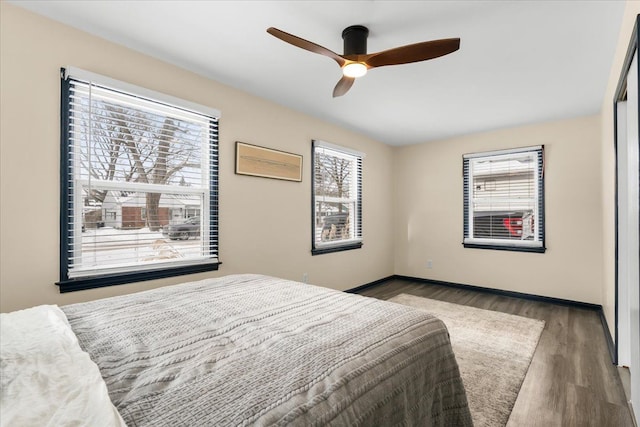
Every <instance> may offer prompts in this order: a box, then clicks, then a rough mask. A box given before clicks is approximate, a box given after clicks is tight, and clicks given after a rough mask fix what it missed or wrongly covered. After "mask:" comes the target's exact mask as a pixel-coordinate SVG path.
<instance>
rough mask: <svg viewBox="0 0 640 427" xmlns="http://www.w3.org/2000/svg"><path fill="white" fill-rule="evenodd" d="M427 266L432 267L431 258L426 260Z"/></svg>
mask: <svg viewBox="0 0 640 427" xmlns="http://www.w3.org/2000/svg"><path fill="white" fill-rule="evenodd" d="M427 268H433V260H432V259H428V260H427Z"/></svg>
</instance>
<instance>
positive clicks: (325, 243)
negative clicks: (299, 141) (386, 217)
mask: <svg viewBox="0 0 640 427" xmlns="http://www.w3.org/2000/svg"><path fill="white" fill-rule="evenodd" d="M312 146H313V148H312V150H313V153H312V159H313V160H312V162H313V165H312V169H313V178H312V180H311V181H312V205H313V220H312V230H313V231H312V233H313V242H312V250H311V253H312V254H313V255H318V254H322V253H328V252H337V251H343V250H348V249H357V248H360V247H361V246H362V158H363V157H364V156H363V154H362V153H359V152H356V151H353V150H349V149H347V148H342V147H338V146H336V145H333V144H329V143H327V142H323V141H313V144H312Z"/></svg>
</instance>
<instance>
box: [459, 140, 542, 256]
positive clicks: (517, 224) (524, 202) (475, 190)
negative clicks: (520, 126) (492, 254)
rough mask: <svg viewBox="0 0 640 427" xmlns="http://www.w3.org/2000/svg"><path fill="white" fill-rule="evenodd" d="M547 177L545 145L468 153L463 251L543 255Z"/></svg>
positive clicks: (465, 170) (464, 168) (465, 157)
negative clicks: (504, 251)
mask: <svg viewBox="0 0 640 427" xmlns="http://www.w3.org/2000/svg"><path fill="white" fill-rule="evenodd" d="M543 172H544V148H543V146H536V147H525V148H518V149H512V150H501V151H492V152H484V153H474V154H465V155H464V156H463V182H464V188H463V193H464V240H463V244H464V246H465V247H469V248H481V249H500V250H514V251H526V252H544V251H545V233H544V226H545V223H544V222H545V221H544V173H543Z"/></svg>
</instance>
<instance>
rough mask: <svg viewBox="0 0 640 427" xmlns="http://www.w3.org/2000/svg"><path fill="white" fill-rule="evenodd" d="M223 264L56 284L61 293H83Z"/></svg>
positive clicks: (178, 274) (87, 278)
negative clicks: (83, 291)
mask: <svg viewBox="0 0 640 427" xmlns="http://www.w3.org/2000/svg"><path fill="white" fill-rule="evenodd" d="M220 264H222V263H220V262H217V263H208V264H198V265H190V266H186V267H175V268H167V269H163V270H150V271H141V272H135V273H125V274H117V275H108V276H94V277H83V278H78V279H67V280H61V281H59V282H57V283H56V285H58V286H59V287H60V293H65V292H73V291H82V290H85V289H95V288H103V287H105V286H113V285H124V284H127V283H134V282H143V281H146V280H155V279H164V278H167V277H175V276H183V275H186V274H194V273H202V272H205V271H216V270H218V266H219V265H220Z"/></svg>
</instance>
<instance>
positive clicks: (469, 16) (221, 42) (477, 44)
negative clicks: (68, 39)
mask: <svg viewBox="0 0 640 427" xmlns="http://www.w3.org/2000/svg"><path fill="white" fill-rule="evenodd" d="M13 3H14V4H16V5H18V6H21V7H24V8H27V9H30V10H32V11H34V12H37V13H40V14H43V15H46V16H48V17H50V18H53V19H56V20H59V21H62V22H64V23H66V24H69V25H71V26H74V27H77V28H79V29H82V30H84V31H87V32H90V33H93V34H96V35H99V36H101V37H104V38H105V39H108V40H112V41H114V42H116V43H119V44H122V45H125V46H128V47H130V48H132V49H135V50H138V51H141V52H144V53H146V54H149V55H151V56H154V57H157V58H159V59H162V60H165V61H167V62H170V63H173V64H176V65H179V66H181V67H183V68H186V69H189V70H192V71H194V72H197V73H199V74H202V75H204V76H207V77H210V78H212V79H215V80H217V81H220V82H222V83H225V84H227V85H230V86H233V87H236V88H239V89H241V90H244V91H246V92H249V93H252V94H255V95H257V96H260V97H263V98H266V99H269V100H271V101H274V102H276V103H278V104H281V105H284V106H287V107H290V108H292V109H295V110H298V111H302V112H304V113H307V114H309V115H312V116H315V117H319V118H321V119H324V120H327V121H330V122H333V123H336V124H338V125H340V126H343V127H345V128H349V129H352V130H355V131H357V132H360V133H363V134H366V135H368V136H370V137H371V138H373V139H376V140H378V141H380V142H384V143H386V144H389V145H404V144H414V143H420V142H425V141H430V140H437V139H443V138H449V137H453V136H457V135H463V134H469V133H474V132H479V131H485V130H490V129H497V128H503V127H509V126H514V125H521V124H526V123H535V122H541V121H547V120H554V119H562V118H569V117H576V116H581V115H588V114H595V113H597V112H599V111H600V108H601V106H602V102H603V97H604V93H605V89H606V85H607V81H608V78H609V73H610V69H611V64H612V60H613V56H614V49H615V47H616V43H617V39H618V34H619V29H620V25H621V21H622V15H623V11H624V7H625V3H624V1H622V0H610V1H579V0H575V1H516V0H512V1H471V0H469V1H255V2H254V1H55V0H54V1H14V2H13ZM354 24H361V25H365V26H367V27H368V28H369V30H370V34H369V39H368V52H370V53H371V52H377V51H381V50H386V49H390V48H393V47H398V46H401V45H405V44H411V43H417V42H421V41H426V40H432V39H440V38H450V37H460V39H461V45H460V50H459V51H457V52H454V53H453V54H450V55H447V56H444V57H441V58H437V59H433V60H430V61H425V62H420V63H414V64H405V65H397V66H389V67H382V68H377V69H374V70H371V71H370V72H369V73H368V74H367V75H366V76H364V77H362V78H360V79H358V81H356V83H355V84H354V86H353V88H352V89H351V90H350V91H349V92H348V93H347V94H346V95H345V96H343V97H340V98H332V96H331V93H332V90H333V87H334V86H335V84H336V82H337V81H338V80H339V78H340V76H341V73H340V69H339V67H338V65H337V64H336V63H335V62H334V61H333V60H332V59H329V58H327V57H324V56H321V55H317V54H313V53H311V52H308V51H305V50H302V49H299V48H296V47H294V46H291V45H289V44H287V43H284V42H283V41H281V40H278V39H276V38H275V37H272V36H271V35H269V34H267V32H266V29H267V28H268V27H271V26H273V27H276V28H279V29H281V30H283V31H286V32H289V33H292V34H295V35H297V36H299V37H302V38H304V39H307V40H310V41H313V42H314V43H317V44H320V45H322V46H325V47H327V48H329V49H331V50H333V51H335V52H337V53H342V38H341V33H342V30H343V29H344V28H346V27H348V26H349V25H354ZM71 65H73V64H71ZM212 104H215V101H212ZM212 106H213V107H215V105H212ZM223 114H224V112H223Z"/></svg>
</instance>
